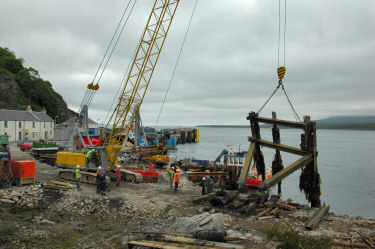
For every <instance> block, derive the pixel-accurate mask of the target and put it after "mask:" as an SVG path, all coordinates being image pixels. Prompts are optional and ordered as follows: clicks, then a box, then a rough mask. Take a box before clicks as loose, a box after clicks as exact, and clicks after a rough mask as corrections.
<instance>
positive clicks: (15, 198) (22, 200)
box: [0, 185, 43, 208]
mask: <svg viewBox="0 0 375 249" xmlns="http://www.w3.org/2000/svg"><path fill="white" fill-rule="evenodd" d="M42 192H43V191H42V190H41V189H40V188H39V187H37V186H35V185H34V186H27V187H20V188H12V189H3V190H1V191H0V202H1V203H6V204H10V205H13V206H17V207H25V208H36V207H37V206H38V203H39V201H40V200H41V199H42Z"/></svg>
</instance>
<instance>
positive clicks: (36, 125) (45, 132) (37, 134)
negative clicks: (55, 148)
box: [0, 107, 54, 142]
mask: <svg viewBox="0 0 375 249" xmlns="http://www.w3.org/2000/svg"><path fill="white" fill-rule="evenodd" d="M53 132H54V120H53V119H52V118H51V117H49V116H48V115H47V114H46V112H45V111H43V112H33V111H32V110H31V108H30V107H28V109H27V110H26V111H17V110H5V109H0V134H6V135H8V136H9V141H10V142H16V141H37V140H40V139H53V136H54V134H53Z"/></svg>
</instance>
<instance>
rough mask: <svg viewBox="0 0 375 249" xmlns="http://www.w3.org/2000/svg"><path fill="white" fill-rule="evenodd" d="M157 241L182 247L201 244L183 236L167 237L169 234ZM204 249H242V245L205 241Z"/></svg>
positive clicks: (159, 237) (158, 238) (161, 236)
mask: <svg viewBox="0 0 375 249" xmlns="http://www.w3.org/2000/svg"><path fill="white" fill-rule="evenodd" d="M156 239H157V240H159V241H165V242H171V243H180V244H184V245H186V244H187V245H194V244H197V242H201V240H198V239H194V238H188V237H184V236H176V235H169V234H162V235H160V236H158V237H157V238H156ZM203 246H204V247H206V248H233V249H242V248H243V246H242V245H236V244H229V243H222V242H215V241H207V240H206V241H205V242H204V245H203ZM189 248H190V247H189Z"/></svg>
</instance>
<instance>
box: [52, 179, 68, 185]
mask: <svg viewBox="0 0 375 249" xmlns="http://www.w3.org/2000/svg"><path fill="white" fill-rule="evenodd" d="M49 183H51V184H55V185H62V186H71V184H70V183H69V182H60V181H55V180H50V181H49Z"/></svg>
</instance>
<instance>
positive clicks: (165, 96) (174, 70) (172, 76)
mask: <svg viewBox="0 0 375 249" xmlns="http://www.w3.org/2000/svg"><path fill="white" fill-rule="evenodd" d="M197 4H198V0H196V1H195V4H194V8H193V12H192V13H191V16H190V20H189V24H188V26H187V29H186V32H185V36H184V40H183V41H182V44H181V48H180V52H179V53H178V56H177V61H176V63H175V65H174V68H173V73H172V75H171V79H170V80H169V84H168V88H167V91H166V92H165V95H164V99H163V103H162V105H161V107H160V111H159V115H158V118H157V119H156V123H155V129H156V127H157V126H158V122H159V118H160V115H161V113H162V111H163V107H164V103H165V100H166V99H167V96H168V93H169V89H170V87H171V84H172V81H173V78H174V74H175V73H176V69H177V65H178V62H179V61H180V57H181V54H182V50H183V48H184V45H185V41H186V38H187V35H188V33H189V29H190V25H191V21H192V20H193V16H194V13H195V9H196V7H197Z"/></svg>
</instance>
